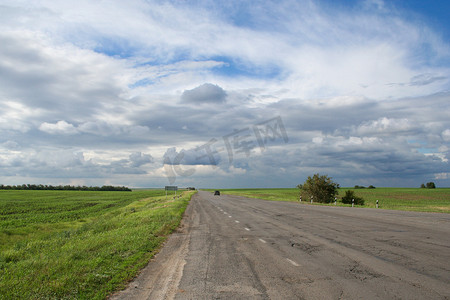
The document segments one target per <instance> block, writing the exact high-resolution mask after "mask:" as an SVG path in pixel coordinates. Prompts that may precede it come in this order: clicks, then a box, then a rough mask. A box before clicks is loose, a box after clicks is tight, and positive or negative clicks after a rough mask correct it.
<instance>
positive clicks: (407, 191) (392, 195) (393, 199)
mask: <svg viewBox="0 0 450 300" xmlns="http://www.w3.org/2000/svg"><path fill="white" fill-rule="evenodd" d="M346 190H353V191H355V195H356V196H359V197H362V198H364V200H365V205H364V207H373V208H374V207H375V206H376V200H378V201H379V208H383V209H398V210H409V211H424V212H442V213H450V189H448V188H441V189H420V188H376V189H351V188H341V189H339V195H338V196H337V198H338V203H337V205H339V206H349V205H345V204H342V203H340V198H341V197H342V196H343V195H345V191H346ZM209 191H214V190H213V189H212V190H209ZM221 192H222V193H223V194H233V195H239V196H245V197H251V198H260V199H265V200H273V201H293V202H298V201H299V189H298V188H292V189H224V190H221ZM305 200H306V201H305ZM302 204H309V199H303V201H302ZM332 205H334V203H333V204H332Z"/></svg>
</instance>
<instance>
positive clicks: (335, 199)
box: [334, 197, 337, 206]
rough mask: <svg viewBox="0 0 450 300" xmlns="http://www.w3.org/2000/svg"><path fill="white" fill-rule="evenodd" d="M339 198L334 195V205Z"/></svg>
mask: <svg viewBox="0 0 450 300" xmlns="http://www.w3.org/2000/svg"><path fill="white" fill-rule="evenodd" d="M336 202H337V198H336V197H334V206H336Z"/></svg>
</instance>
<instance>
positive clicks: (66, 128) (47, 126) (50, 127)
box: [39, 121, 78, 135]
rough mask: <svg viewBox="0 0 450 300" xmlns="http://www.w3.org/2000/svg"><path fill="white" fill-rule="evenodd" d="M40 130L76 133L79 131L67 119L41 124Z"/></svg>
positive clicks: (55, 132) (53, 132) (54, 132)
mask: <svg viewBox="0 0 450 300" xmlns="http://www.w3.org/2000/svg"><path fill="white" fill-rule="evenodd" d="M39 130H41V131H44V132H47V133H50V134H69V135H70V134H76V133H77V132H78V131H77V129H76V128H75V127H74V126H73V125H72V124H69V123H67V122H66V121H58V122H56V123H55V124H52V123H47V122H44V123H42V124H41V125H40V126H39Z"/></svg>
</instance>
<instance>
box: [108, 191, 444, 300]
mask: <svg viewBox="0 0 450 300" xmlns="http://www.w3.org/2000/svg"><path fill="white" fill-rule="evenodd" d="M113 299H450V215H449V214H437V213H414V212H402V211H388V210H381V209H380V210H376V209H364V208H343V207H324V206H314V205H308V204H299V203H292V202H271V201H264V200H256V199H248V198H243V197H237V196H226V195H222V196H213V195H212V194H211V193H208V192H202V191H200V192H199V193H198V194H196V195H195V196H194V197H193V198H192V200H191V203H190V204H189V206H188V209H187V210H186V214H185V218H184V220H183V225H182V227H181V228H180V230H179V231H178V232H176V233H174V234H173V235H172V236H171V237H170V238H169V240H168V242H167V244H166V245H165V246H164V248H163V249H162V251H161V252H160V253H159V254H158V255H157V256H156V257H155V259H154V260H153V261H152V262H151V263H150V264H149V265H148V266H147V267H146V269H144V271H143V272H142V273H141V275H140V276H139V277H138V278H136V280H135V281H133V282H132V283H131V284H130V287H129V288H128V289H127V290H125V291H123V292H121V293H119V294H117V295H115V297H113Z"/></svg>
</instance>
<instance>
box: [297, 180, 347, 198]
mask: <svg viewBox="0 0 450 300" xmlns="http://www.w3.org/2000/svg"><path fill="white" fill-rule="evenodd" d="M297 188H299V189H300V193H301V195H303V196H304V197H307V198H308V199H309V198H310V197H311V196H312V197H313V201H314V202H319V203H331V202H332V201H334V197H335V195H337V194H338V188H339V184H337V183H335V182H333V180H332V178H331V177H328V176H327V175H322V176H321V175H319V174H314V176H313V177H311V176H308V179H307V180H306V181H305V183H303V184H299V185H297Z"/></svg>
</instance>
